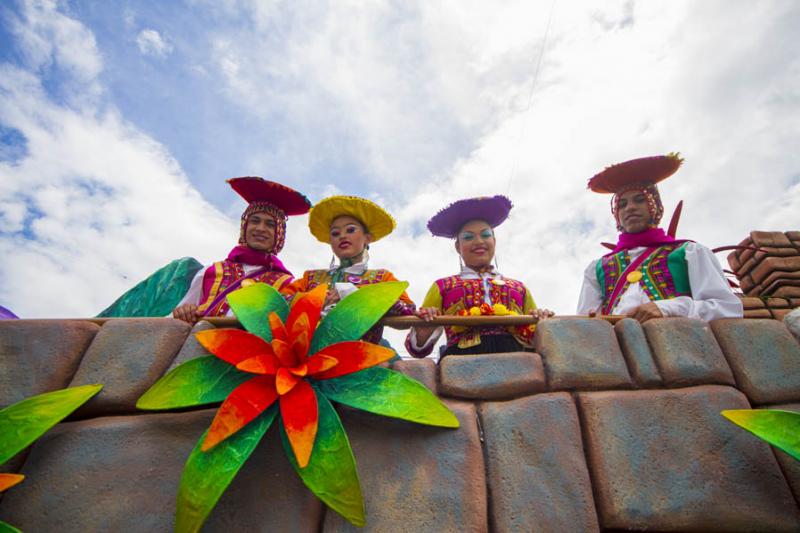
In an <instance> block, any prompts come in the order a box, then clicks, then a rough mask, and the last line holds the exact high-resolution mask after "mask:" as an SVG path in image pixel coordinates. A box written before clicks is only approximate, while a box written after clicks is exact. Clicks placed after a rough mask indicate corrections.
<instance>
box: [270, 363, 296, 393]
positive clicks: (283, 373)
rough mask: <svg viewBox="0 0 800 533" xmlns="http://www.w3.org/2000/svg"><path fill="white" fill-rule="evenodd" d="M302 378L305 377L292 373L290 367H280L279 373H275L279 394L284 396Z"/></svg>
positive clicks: (276, 387)
mask: <svg viewBox="0 0 800 533" xmlns="http://www.w3.org/2000/svg"><path fill="white" fill-rule="evenodd" d="M302 379H303V378H301V377H299V376H296V375H294V374H292V373H291V372H290V371H289V369H288V368H286V367H281V368H280V369H278V373H277V374H275V389H277V391H278V394H280V395H281V396H283V395H284V394H286V393H287V392H289V391H290V390H292V389H293V388H294V386H295V385H297V383H298V382H299V381H300V380H302Z"/></svg>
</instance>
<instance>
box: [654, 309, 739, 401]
mask: <svg viewBox="0 0 800 533" xmlns="http://www.w3.org/2000/svg"><path fill="white" fill-rule="evenodd" d="M644 332H645V334H646V335H647V340H648V341H649V342H650V348H651V349H652V350H653V358H654V359H655V361H656V364H657V365H658V369H659V371H660V373H661V377H662V378H664V383H665V384H666V385H668V386H671V387H682V386H686V385H699V384H706V383H720V384H724V385H733V384H734V383H735V382H734V380H733V374H731V369H730V368H729V367H728V363H727V362H726V361H725V356H724V355H723V354H722V350H721V349H720V347H719V344H717V341H716V339H715V338H714V335H712V334H711V328H709V326H708V323H707V322H703V321H702V320H696V319H692V318H656V319H653V320H648V321H647V322H645V323H644Z"/></svg>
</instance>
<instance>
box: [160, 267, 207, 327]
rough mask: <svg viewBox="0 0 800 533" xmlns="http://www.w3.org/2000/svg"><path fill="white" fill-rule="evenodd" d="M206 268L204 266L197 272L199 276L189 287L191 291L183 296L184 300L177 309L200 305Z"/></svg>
mask: <svg viewBox="0 0 800 533" xmlns="http://www.w3.org/2000/svg"><path fill="white" fill-rule="evenodd" d="M206 268H207V267H205V266H204V267H203V268H201V269H200V270H198V271H197V274H195V275H194V278H192V283H191V285H189V290H188V291H186V294H184V295H183V298H182V299H181V301H180V302H178V305H176V306H175V307H180V306H182V305H184V304H194V305H200V297H201V296H202V295H203V276H204V275H205V273H206ZM169 316H172V314H171V313H170V315H169Z"/></svg>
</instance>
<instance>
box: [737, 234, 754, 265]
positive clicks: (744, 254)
mask: <svg viewBox="0 0 800 533" xmlns="http://www.w3.org/2000/svg"><path fill="white" fill-rule="evenodd" d="M739 246H743V247H745V248H752V247H753V240H752V239H751V238H750V237H747V238H746V239H745V240H743V241H742V242H740V243H739ZM735 253H736V254H738V255H739V262H740V263H742V264H744V263H745V261H747V260H748V259H750V258H752V257H753V253H754V251H753V250H749V249H744V250H736V252H735Z"/></svg>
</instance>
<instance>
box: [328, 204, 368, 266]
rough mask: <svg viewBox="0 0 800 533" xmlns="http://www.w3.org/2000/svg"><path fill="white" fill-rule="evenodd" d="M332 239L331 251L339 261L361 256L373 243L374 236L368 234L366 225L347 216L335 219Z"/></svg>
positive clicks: (332, 225)
mask: <svg viewBox="0 0 800 533" xmlns="http://www.w3.org/2000/svg"><path fill="white" fill-rule="evenodd" d="M330 237H331V240H330V243H331V249H332V250H333V253H334V254H335V255H336V257H338V258H339V259H353V258H354V257H356V256H358V255H361V253H362V252H363V251H364V250H365V249H366V247H367V245H368V244H369V243H370V242H372V235H370V234H369V233H367V231H366V230H365V228H364V225H363V224H362V223H361V222H360V221H359V220H358V219H356V218H353V217H351V216H347V215H343V216H340V217H336V218H335V219H333V222H331V230H330Z"/></svg>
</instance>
